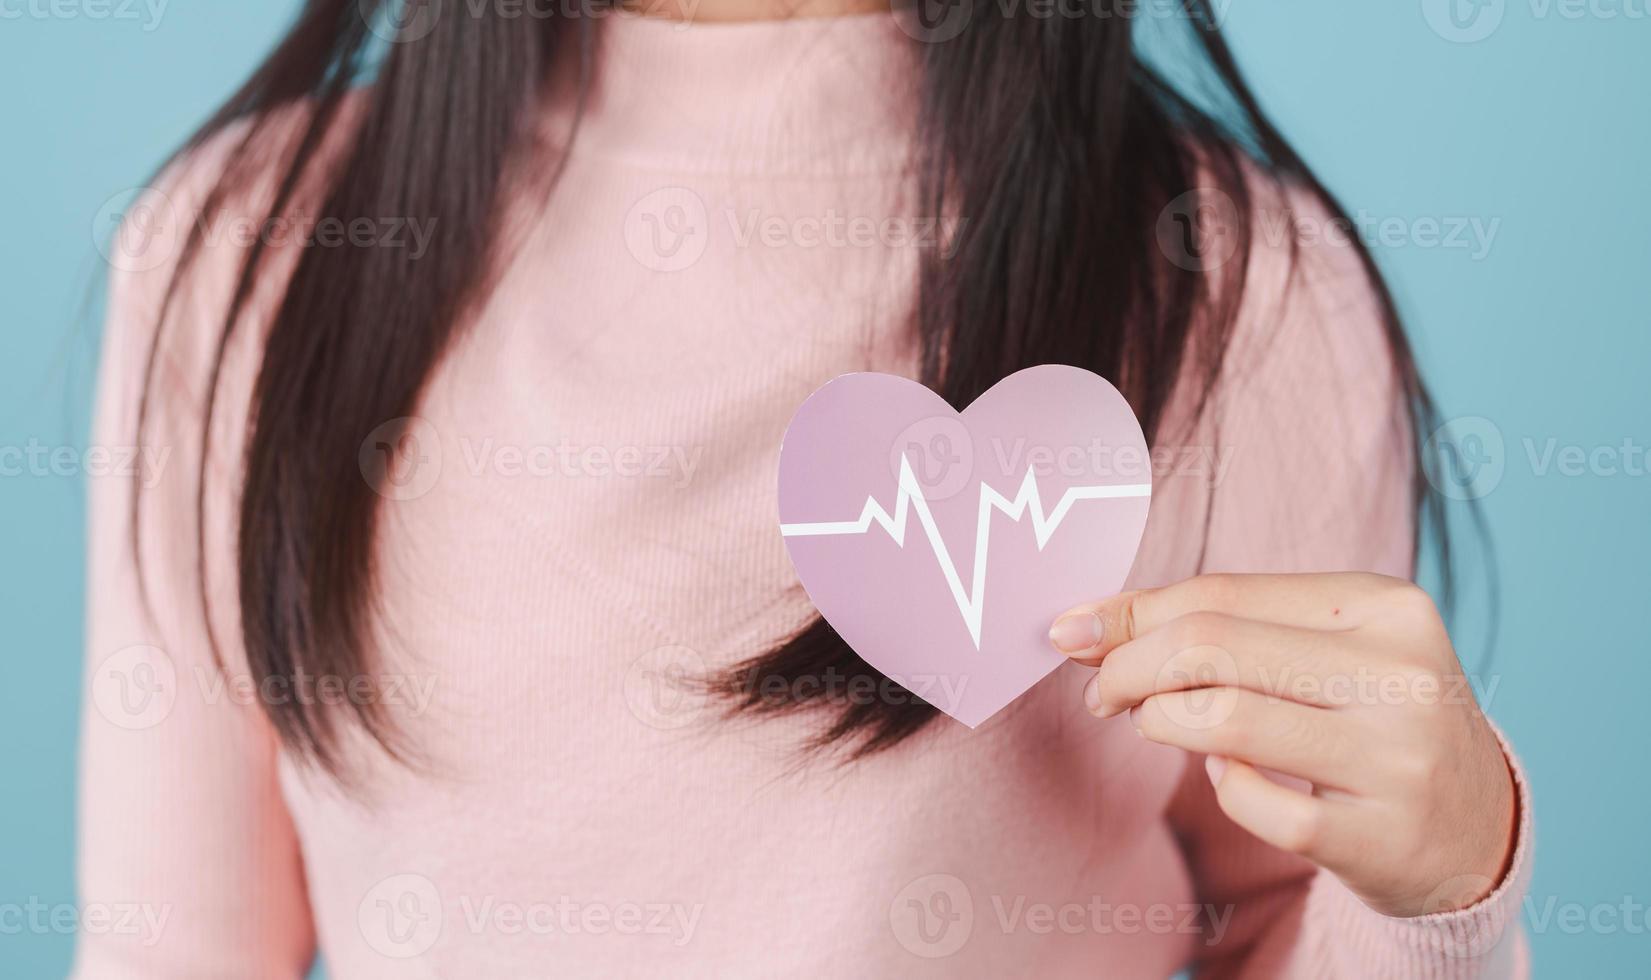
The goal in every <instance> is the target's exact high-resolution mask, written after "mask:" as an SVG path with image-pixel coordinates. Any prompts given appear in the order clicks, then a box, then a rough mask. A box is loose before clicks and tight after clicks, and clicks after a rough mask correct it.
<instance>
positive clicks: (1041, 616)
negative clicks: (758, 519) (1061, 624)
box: [779, 364, 1152, 728]
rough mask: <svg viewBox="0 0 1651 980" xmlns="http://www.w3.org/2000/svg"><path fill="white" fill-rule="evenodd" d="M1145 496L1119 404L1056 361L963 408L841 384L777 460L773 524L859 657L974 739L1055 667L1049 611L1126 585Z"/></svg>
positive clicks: (891, 389) (873, 379) (877, 380)
mask: <svg viewBox="0 0 1651 980" xmlns="http://www.w3.org/2000/svg"><path fill="white" fill-rule="evenodd" d="M1151 493H1152V466H1151V458H1150V456H1149V455H1148V452H1147V446H1146V439H1145V438H1144V437H1143V436H1142V434H1141V425H1140V423H1139V422H1138V421H1137V420H1136V418H1135V413H1134V412H1132V411H1131V410H1130V407H1129V403H1128V402H1126V401H1125V400H1124V398H1123V396H1122V395H1120V394H1119V393H1118V390H1117V389H1116V388H1114V387H1113V386H1112V385H1111V384H1110V383H1108V382H1107V381H1106V379H1104V378H1101V377H1100V376H1098V375H1095V374H1092V373H1090V372H1088V371H1085V370H1083V369H1081V368H1075V367H1069V366H1066V365H1061V364H1044V365H1040V366H1038V367H1031V368H1027V369H1025V370H1023V371H1018V372H1016V373H1014V374H1012V375H1010V376H1009V377H1007V378H1005V379H1003V380H1002V381H1000V382H998V383H997V384H996V385H994V386H993V387H992V388H991V390H989V391H987V392H986V393H985V394H983V395H981V396H980V398H978V399H977V400H976V401H975V402H974V404H972V405H970V406H969V407H968V408H966V409H964V410H963V412H962V413H961V414H959V413H957V412H954V411H952V409H951V406H949V405H947V404H946V402H945V401H944V400H943V399H942V398H941V397H940V396H939V395H936V394H935V393H934V392H932V391H930V390H929V389H928V388H926V387H924V386H922V385H920V384H918V383H916V382H914V381H909V380H907V379H905V378H899V377H895V376H894V375H888V374H870V373H868V374H845V375H843V376H842V377H839V378H836V379H834V380H832V381H830V382H827V383H826V384H825V385H824V386H822V387H821V388H820V389H819V390H818V391H816V392H814V394H812V395H810V396H809V397H808V400H807V401H805V402H803V404H802V406H801V407H800V408H798V409H797V414H796V415H795V416H794V417H793V418H792V419H791V425H790V427H789V428H788V429H787V430H786V434H785V442H784V444H783V445H782V446H781V448H780V480H779V509H780V530H781V533H782V534H783V535H784V536H785V544H786V550H787V551H788V552H789V553H790V555H791V562H792V564H793V565H794V566H795V567H796V569H797V575H798V576H799V577H800V578H801V579H802V583H803V588H805V589H807V590H808V595H809V598H810V599H812V600H813V601H814V605H815V606H816V607H818V608H819V610H820V613H821V615H823V616H824V617H825V618H826V621H827V622H829V623H830V624H831V625H832V626H833V627H834V628H835V629H836V630H837V632H838V633H839V634H840V635H841V636H842V637H843V639H844V640H846V641H848V644H849V645H850V646H852V647H853V648H854V649H855V650H856V651H857V652H858V653H859V654H860V656H862V657H864V658H865V659H866V661H867V662H868V663H870V664H871V665H872V666H874V667H876V668H877V669H878V670H880V671H882V672H883V673H884V674H886V675H888V676H889V677H890V678H892V679H894V680H896V681H899V682H900V683H901V684H903V685H904V686H905V687H907V688H908V689H910V690H911V691H912V692H913V693H915V694H917V695H919V696H921V697H922V698H923V699H924V700H926V701H928V702H929V703H930V704H933V705H934V706H935V707H937V708H939V709H940V710H942V711H944V712H946V713H947V714H949V715H951V716H952V717H953V718H956V719H957V720H958V721H961V722H963V723H964V724H966V725H968V726H969V727H971V728H973V727H975V726H977V725H979V724H980V723H981V722H983V721H985V720H986V719H987V718H990V717H991V716H992V715H993V714H995V713H996V712H997V711H998V710H999V709H1001V708H1002V707H1004V706H1005V705H1007V704H1008V703H1009V702H1010V701H1013V700H1014V699H1015V698H1016V697H1018V696H1020V695H1021V694H1022V693H1023V692H1025V691H1026V690H1027V689H1029V688H1030V687H1032V685H1034V684H1036V683H1037V682H1038V681H1039V680H1042V679H1043V678H1044V677H1045V676H1046V675H1047V674H1048V673H1049V672H1050V671H1052V670H1054V669H1055V668H1056V667H1057V666H1059V665H1060V663H1061V662H1062V661H1063V660H1064V659H1065V658H1064V657H1062V656H1061V655H1060V654H1059V653H1057V652H1055V651H1054V650H1053V649H1052V648H1051V647H1050V645H1049V638H1048V632H1049V625H1050V621H1051V620H1052V619H1053V617H1054V616H1055V615H1057V614H1058V613H1060V612H1061V611H1063V610H1065V609H1067V608H1068V607H1070V606H1073V605H1076V604H1078V603H1080V602H1085V601H1090V600H1094V599H1100V598H1104V597H1106V596H1109V595H1112V594H1113V593H1116V592H1117V591H1119V590H1120V589H1122V588H1123V585H1124V580H1125V579H1126V578H1127V577H1128V575H1129V570H1130V566H1131V565H1133V564H1134V561H1135V551H1136V549H1137V548H1138V547H1139V546H1140V543H1141V533H1142V531H1143V530H1145V528H1146V520H1147V508H1148V504H1149V502H1150V499H1151ZM979 543H984V544H985V552H984V561H982V562H981V563H980V565H981V566H982V568H981V569H979V570H977V567H976V566H977V563H976V561H975V556H976V551H977V549H978V544H979ZM948 568H949V569H950V570H951V573H950V574H948Z"/></svg>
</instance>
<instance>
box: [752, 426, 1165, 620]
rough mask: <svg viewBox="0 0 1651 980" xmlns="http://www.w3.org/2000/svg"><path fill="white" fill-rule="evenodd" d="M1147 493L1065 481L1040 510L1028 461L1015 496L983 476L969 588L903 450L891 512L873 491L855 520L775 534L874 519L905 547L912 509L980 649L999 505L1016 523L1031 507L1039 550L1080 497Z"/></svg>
mask: <svg viewBox="0 0 1651 980" xmlns="http://www.w3.org/2000/svg"><path fill="white" fill-rule="evenodd" d="M1151 495H1152V484H1150V483H1125V484H1117V485H1113V486H1082V487H1068V488H1067V489H1066V492H1065V493H1064V494H1062V495H1061V499H1060V502H1059V503H1057V504H1055V509H1054V511H1052V512H1051V513H1049V514H1047V515H1045V514H1044V512H1043V499H1042V498H1041V497H1040V496H1039V495H1038V481H1037V477H1036V474H1035V473H1034V472H1033V471H1032V469H1031V468H1030V467H1028V468H1027V470H1026V479H1024V480H1022V481H1021V484H1020V491H1019V492H1018V493H1016V494H1015V499H1013V500H1010V499H1009V498H1007V497H1005V496H1003V495H1002V494H1000V493H998V492H997V491H996V490H993V489H992V488H991V487H989V486H987V485H986V484H985V483H984V482H983V483H981V485H980V514H979V518H978V520H977V521H976V524H975V567H974V579H973V582H972V584H971V587H970V588H969V589H964V587H963V578H962V576H961V575H959V574H958V572H957V566H956V565H955V564H954V563H953V562H952V556H951V552H949V551H948V550H947V549H946V542H945V540H944V539H943V538H941V536H940V529H939V528H937V527H936V526H935V523H934V515H933V514H932V513H930V512H929V502H928V500H927V499H925V498H924V496H923V486H922V484H920V483H918V482H917V477H916V476H915V475H914V474H913V473H912V469H911V463H910V461H909V460H907V459H906V457H905V456H903V455H902V456H901V457H900V480H899V493H898V494H897V495H896V496H895V498H894V513H893V515H890V514H889V512H888V511H886V510H884V509H883V505H882V504H879V503H878V502H877V498H876V497H867V498H866V506H865V508H864V509H863V510H861V511H860V518H859V520H853V521H820V522H815V523H802V524H781V525H780V534H781V535H782V536H784V537H788V538H806V537H821V536H827V535H840V534H865V533H866V532H868V531H870V530H871V526H872V525H873V524H876V525H879V526H881V527H882V528H883V530H884V531H887V532H888V535H889V537H891V538H893V539H894V543H895V544H896V545H899V546H900V547H902V548H904V547H905V546H906V516H907V514H908V513H909V512H910V511H911V510H916V511H917V520H918V523H920V524H922V525H923V533H924V534H925V535H927V536H928V539H929V546H930V547H931V548H933V549H934V556H935V558H936V560H938V561H939V563H940V570H941V572H943V573H945V576H946V584H947V585H948V586H950V587H951V590H952V599H953V601H955V602H956V603H957V610H958V612H960V613H962V614H963V622H964V623H965V624H966V625H967V626H968V627H969V636H970V637H971V638H972V639H973V640H974V641H975V649H976V650H979V649H980V621H981V617H982V615H983V613H984V611H985V608H986V547H987V545H988V544H989V543H990V541H991V537H992V511H993V510H1000V511H1002V512H1003V513H1005V514H1008V515H1009V518H1010V519H1011V520H1013V521H1015V522H1016V523H1019V522H1020V519H1021V518H1022V517H1023V516H1024V515H1026V514H1028V513H1030V514H1031V515H1032V529H1033V531H1034V533H1035V534H1036V536H1037V542H1038V550H1039V551H1042V550H1043V546H1044V545H1045V544H1048V543H1049V538H1050V537H1051V536H1052V535H1053V534H1054V533H1055V529H1056V528H1058V527H1060V525H1061V521H1062V520H1064V519H1065V518H1066V515H1067V512H1068V511H1070V510H1071V509H1072V505H1073V504H1075V503H1077V502H1078V501H1080V500H1115V499H1118V498H1122V497H1149V496H1151Z"/></svg>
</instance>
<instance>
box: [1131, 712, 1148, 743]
mask: <svg viewBox="0 0 1651 980" xmlns="http://www.w3.org/2000/svg"><path fill="white" fill-rule="evenodd" d="M1129 723H1130V725H1132V726H1133V727H1134V728H1135V734H1137V735H1139V736H1141V737H1142V738H1146V737H1147V736H1146V733H1145V732H1143V731H1141V706H1140V705H1136V706H1135V707H1133V708H1130V709H1129Z"/></svg>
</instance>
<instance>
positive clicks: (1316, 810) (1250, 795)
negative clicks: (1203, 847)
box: [1205, 755, 1352, 864]
mask: <svg viewBox="0 0 1651 980" xmlns="http://www.w3.org/2000/svg"><path fill="white" fill-rule="evenodd" d="M1205 768H1206V769H1207V770H1208V771H1209V777H1210V783H1211V784H1212V785H1213V786H1214V787H1215V800H1216V803H1217V804H1218V805H1220V807H1221V812H1222V813H1225V814H1226V815H1227V816H1228V817H1229V818H1230V819H1231V820H1232V822H1233V823H1235V824H1238V825H1239V826H1240V827H1243V828H1244V829H1245V830H1247V831H1249V832H1250V833H1252V834H1254V835H1255V836H1257V837H1259V838H1260V839H1262V840H1263V841H1266V842H1267V843H1268V844H1271V845H1272V846H1274V847H1276V848H1278V849H1279V850H1281V851H1288V852H1290V853H1291V854H1299V855H1301V856H1302V857H1305V858H1307V859H1308V860H1310V861H1316V862H1318V863H1319V864H1335V863H1337V862H1338V860H1339V858H1340V856H1341V851H1342V850H1343V848H1344V845H1345V839H1346V837H1347V836H1348V835H1347V832H1346V826H1345V825H1346V823H1347V822H1348V818H1349V817H1350V816H1351V815H1352V814H1351V813H1350V808H1349V807H1348V805H1347V804H1343V803H1338V802H1336V801H1334V800H1326V799H1322V798H1320V797H1316V796H1310V795H1308V794H1306V793H1303V792H1300V791H1298V790H1295V789H1291V788H1289V787H1287V786H1281V785H1279V784H1278V783H1276V782H1274V781H1272V780H1271V779H1268V778H1267V777H1266V776H1264V775H1262V774H1261V773H1260V772H1259V771H1257V770H1256V768H1255V767H1254V766H1251V765H1249V764H1247V763H1245V762H1242V761H1240V760H1238V759H1230V758H1226V757H1224V756H1216V755H1212V756H1210V757H1209V758H1208V759H1207V760H1206V761H1205Z"/></svg>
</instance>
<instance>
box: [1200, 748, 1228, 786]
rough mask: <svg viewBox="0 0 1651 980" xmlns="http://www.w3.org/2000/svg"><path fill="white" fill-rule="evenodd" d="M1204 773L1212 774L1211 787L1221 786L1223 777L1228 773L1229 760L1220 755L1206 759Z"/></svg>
mask: <svg viewBox="0 0 1651 980" xmlns="http://www.w3.org/2000/svg"><path fill="white" fill-rule="evenodd" d="M1204 771H1205V772H1207V773H1209V774H1210V785H1211V786H1220V785H1221V777H1222V776H1223V775H1225V774H1226V772H1227V760H1226V759H1223V758H1221V757H1220V756H1218V755H1207V756H1205V757H1204Z"/></svg>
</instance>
